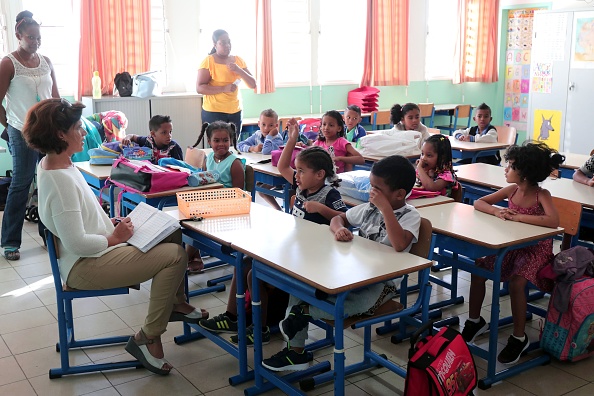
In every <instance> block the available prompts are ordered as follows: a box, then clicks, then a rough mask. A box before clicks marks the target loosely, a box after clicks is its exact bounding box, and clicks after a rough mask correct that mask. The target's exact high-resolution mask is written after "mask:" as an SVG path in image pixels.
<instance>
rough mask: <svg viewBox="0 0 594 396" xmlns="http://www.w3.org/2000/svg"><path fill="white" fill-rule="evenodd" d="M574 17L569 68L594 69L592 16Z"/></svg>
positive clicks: (593, 22)
mask: <svg viewBox="0 0 594 396" xmlns="http://www.w3.org/2000/svg"><path fill="white" fill-rule="evenodd" d="M588 15H589V16H588V17H586V18H584V17H583V15H580V17H579V18H578V17H576V18H575V21H574V31H573V54H572V57H571V67H573V68H582V69H583V68H594V14H591V13H589V14H588Z"/></svg>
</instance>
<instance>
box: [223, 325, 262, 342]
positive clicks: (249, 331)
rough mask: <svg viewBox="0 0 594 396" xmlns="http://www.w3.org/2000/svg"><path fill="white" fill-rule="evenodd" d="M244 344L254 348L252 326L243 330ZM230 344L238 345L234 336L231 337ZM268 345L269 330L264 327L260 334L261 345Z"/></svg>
mask: <svg viewBox="0 0 594 396" xmlns="http://www.w3.org/2000/svg"><path fill="white" fill-rule="evenodd" d="M245 338H246V341H245V344H246V345H247V346H249V347H253V346H254V325H253V324H252V325H250V326H249V327H248V328H247V329H245ZM230 339H231V342H232V343H234V344H235V345H237V344H239V338H238V337H237V334H236V335H232V336H231V338H230ZM268 343H270V328H269V327H268V326H266V330H264V331H263V332H262V345H267V344H268Z"/></svg>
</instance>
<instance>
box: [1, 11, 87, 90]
mask: <svg viewBox="0 0 594 396" xmlns="http://www.w3.org/2000/svg"><path fill="white" fill-rule="evenodd" d="M22 4H23V7H22V9H23V10H29V11H31V12H32V13H33V18H34V19H35V20H36V21H37V22H39V23H40V24H41V37H42V39H41V47H40V48H39V53H40V54H42V55H45V56H47V57H48V58H50V60H51V61H52V64H53V65H54V72H55V74H56V80H57V82H58V90H59V91H60V95H62V96H75V92H76V91H77V89H76V87H77V81H78V43H79V35H80V27H79V24H78V20H79V17H78V16H79V15H80V11H79V9H78V2H73V1H72V0H53V1H46V0H23V1H22ZM15 18H16V15H13V16H11V19H12V20H14V19H15ZM89 78H91V76H89Z"/></svg>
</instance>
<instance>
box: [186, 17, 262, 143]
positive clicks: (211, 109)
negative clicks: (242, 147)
mask: <svg viewBox="0 0 594 396" xmlns="http://www.w3.org/2000/svg"><path fill="white" fill-rule="evenodd" d="M212 42H213V45H214V46H213V47H212V50H211V51H210V54H208V56H207V57H206V58H205V59H204V60H203V61H202V63H201V64H200V67H199V68H198V78H197V80H196V92H198V93H199V94H202V95H204V96H203V98H202V122H208V123H209V124H210V123H212V122H215V121H225V122H232V123H234V124H235V127H236V131H237V133H238V134H239V133H241V119H242V117H241V94H240V92H239V89H238V85H239V83H240V81H241V80H243V81H245V83H246V84H247V86H248V87H250V88H255V87H256V79H255V78H254V77H253V76H252V74H251V73H250V71H249V70H248V69H247V66H246V64H245V62H244V60H243V59H241V58H240V57H239V56H237V55H230V54H231V39H230V38H229V34H228V33H227V32H226V31H224V30H222V29H218V30H215V31H214V33H213V34H212Z"/></svg>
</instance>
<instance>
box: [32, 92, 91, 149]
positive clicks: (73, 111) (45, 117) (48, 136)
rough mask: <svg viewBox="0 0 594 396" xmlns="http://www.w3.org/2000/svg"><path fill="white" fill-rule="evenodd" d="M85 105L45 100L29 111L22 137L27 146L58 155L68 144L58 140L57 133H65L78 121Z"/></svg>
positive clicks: (64, 100) (63, 100)
mask: <svg viewBox="0 0 594 396" xmlns="http://www.w3.org/2000/svg"><path fill="white" fill-rule="evenodd" d="M84 108H85V105H84V104H82V103H80V102H75V103H70V102H68V101H67V100H66V99H63V98H62V99H56V98H53V99H46V100H42V101H41V102H39V103H36V104H35V105H34V106H33V107H31V108H30V109H29V112H28V113H27V119H26V121H25V126H24V127H23V136H24V137H25V140H26V141H27V144H28V145H29V146H31V147H32V148H34V149H35V150H39V151H41V152H42V153H56V154H60V153H61V152H62V151H64V150H66V149H67V148H68V143H66V142H65V141H64V140H62V139H60V135H59V132H65V133H67V132H68V131H69V130H70V128H72V126H73V125H74V124H76V123H77V122H78V120H80V117H81V115H82V110H83V109H84Z"/></svg>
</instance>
